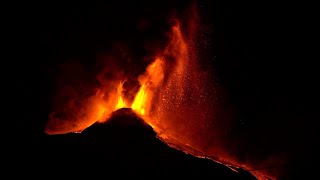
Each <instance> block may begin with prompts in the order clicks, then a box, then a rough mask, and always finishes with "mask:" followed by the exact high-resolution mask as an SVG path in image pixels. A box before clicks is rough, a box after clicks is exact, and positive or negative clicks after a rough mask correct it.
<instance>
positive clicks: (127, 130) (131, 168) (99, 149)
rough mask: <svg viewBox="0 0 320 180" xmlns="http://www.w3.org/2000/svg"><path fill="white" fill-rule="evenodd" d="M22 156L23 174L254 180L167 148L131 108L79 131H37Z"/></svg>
mask: <svg viewBox="0 0 320 180" xmlns="http://www.w3.org/2000/svg"><path fill="white" fill-rule="evenodd" d="M29 150H30V153H29V154H27V155H23V158H20V159H18V160H19V163H18V164H19V166H18V167H16V168H17V169H19V168H21V169H27V168H29V169H30V168H31V169H33V171H28V173H27V174H26V175H32V176H34V175H38V173H36V171H41V172H43V174H46V176H50V175H52V176H59V177H61V178H63V177H66V176H68V177H69V176H71V177H72V178H82V176H84V175H85V174H89V175H90V178H93V179H95V178H96V177H97V178H98V177H99V179H100V178H107V177H114V178H121V177H139V178H144V179H151V178H153V177H168V178H169V177H170V178H171V177H179V178H187V177H193V178H197V179H199V178H200V179H207V178H208V179H255V177H253V176H252V175H251V174H250V173H249V172H245V171H239V172H238V173H237V172H235V171H233V170H231V169H229V168H227V167H226V166H223V165H221V164H218V163H215V162H213V161H211V160H208V159H201V158H196V157H194V156H192V155H189V154H185V153H184V152H181V151H179V150H176V149H173V148H171V147H169V146H168V145H166V144H165V143H163V142H162V141H161V140H159V139H158V138H156V133H155V132H154V131H153V129H152V128H151V127H150V126H149V125H148V124H146V123H145V122H144V121H143V120H142V119H141V118H139V117H138V116H137V115H136V114H135V113H134V112H133V111H132V110H131V109H121V110H118V111H116V112H114V113H113V115H112V117H111V118H110V119H109V120H108V121H107V122H106V123H96V124H93V125H92V126H90V127H89V128H87V129H85V130H84V131H83V132H82V133H69V134H64V135H43V137H42V138H40V139H39V141H37V142H35V144H34V146H33V147H31V148H30V149H29Z"/></svg>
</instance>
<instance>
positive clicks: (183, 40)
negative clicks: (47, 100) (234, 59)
mask: <svg viewBox="0 0 320 180" xmlns="http://www.w3.org/2000/svg"><path fill="white" fill-rule="evenodd" d="M191 12H193V13H191V14H192V15H193V16H192V17H191V18H190V19H191V20H189V21H188V22H184V21H180V20H178V19H176V18H174V19H171V20H170V22H171V24H172V26H171V30H170V32H168V33H167V37H168V39H169V40H168V41H167V43H166V46H165V47H164V48H163V49H162V51H157V52H156V53H155V54H153V61H152V62H151V63H150V64H149V65H148V66H147V67H146V69H145V71H144V73H142V74H140V75H139V76H138V78H137V81H138V82H139V87H138V90H137V91H136V92H135V93H134V94H131V95H132V96H133V97H134V98H133V101H130V100H129V99H128V98H127V97H126V96H124V94H125V93H128V92H127V91H125V90H124V89H125V88H124V87H123V86H124V82H126V81H127V77H125V76H123V75H122V74H121V72H122V71H120V70H119V73H116V74H115V75H110V77H112V80H110V81H106V80H105V76H106V75H105V73H104V71H102V72H103V73H100V74H99V75H98V76H97V80H98V82H100V84H101V87H99V88H96V89H94V90H92V91H93V93H86V94H89V95H87V96H85V95H83V94H85V93H83V92H82V91H80V90H79V91H76V92H75V94H76V95H73V94H72V93H73V92H70V94H72V95H71V98H67V100H66V102H65V104H64V105H62V106H60V105H59V106H58V108H57V109H55V111H53V112H52V113H51V114H50V117H49V122H48V124H47V126H46V132H47V133H48V134H61V133H68V132H78V131H81V130H83V129H85V128H87V127H89V126H90V125H92V124H93V123H95V122H104V121H107V120H108V117H109V116H110V115H111V114H112V112H114V111H116V110H118V109H121V108H132V109H133V110H134V111H135V112H136V113H137V114H138V115H141V116H143V119H144V120H145V121H146V122H147V123H148V124H150V125H151V126H152V127H153V128H154V130H155V131H156V132H157V133H158V136H159V137H160V138H161V139H162V140H163V141H165V142H167V143H168V144H170V145H171V146H173V147H175V148H177V149H180V150H183V151H185V152H187V153H191V154H193V155H196V156H199V157H207V158H211V159H213V160H215V161H218V162H222V163H224V164H226V165H230V166H231V165H233V166H235V167H242V168H244V169H249V168H248V167H247V166H245V165H243V164H240V163H237V162H236V161H235V160H234V158H233V157H232V156H231V155H229V154H228V153H227V152H226V151H224V148H223V147H222V146H223V145H224V142H223V137H224V136H225V132H227V131H228V130H229V127H230V126H229V125H230V122H229V121H228V119H227V118H225V119H223V118H222V120H220V121H218V120H216V119H218V118H219V117H218V114H219V108H218V105H217V103H216V98H215V96H216V89H215V87H213V86H214V84H213V83H211V82H212V81H213V80H212V78H210V77H208V73H207V72H206V70H205V69H200V67H199V62H200V60H199V59H198V56H197V48H196V42H197V16H196V13H195V12H194V10H192V11H191ZM183 22H184V23H185V24H182V23H183ZM182 25H183V26H182ZM182 27H186V29H185V30H184V31H183V30H182ZM108 68H109V69H108ZM116 68H117V67H112V66H111V65H108V66H105V69H106V71H108V70H110V71H112V69H116ZM107 77H109V75H108V76H107ZM109 79H110V78H109ZM109 79H108V80H109ZM79 89H83V88H79ZM70 91H73V90H72V89H70ZM132 92H134V91H132ZM132 92H130V93H132ZM61 94H62V95H61V96H59V98H61V99H63V98H65V94H68V92H65V91H64V92H63V93H61ZM80 97H81V98H80ZM218 157H219V158H218Z"/></svg>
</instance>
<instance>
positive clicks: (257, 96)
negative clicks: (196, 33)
mask: <svg viewBox="0 0 320 180" xmlns="http://www.w3.org/2000/svg"><path fill="white" fill-rule="evenodd" d="M187 4H188V2H182V1H178V0H175V1H146V2H144V1H142V0H141V1H135V2H133V1H121V0H118V1H94V2H93V1H89V2H86V3H80V2H76V1H75V2H68V3H66V2H56V1H43V2H41V3H38V2H32V3H31V2H23V3H22V4H18V5H15V6H14V7H15V8H14V10H13V11H12V14H13V15H12V17H13V19H14V20H13V21H12V22H11V23H10V24H13V26H12V27H14V31H13V34H14V35H13V37H14V38H13V39H14V42H15V43H14V47H15V48H14V54H13V55H12V57H14V68H13V69H12V72H11V73H10V75H9V76H10V78H11V77H12V79H13V82H14V86H13V88H14V92H15V91H17V100H18V102H19V106H20V107H23V108H21V109H20V110H19V113H17V114H16V116H15V117H13V118H12V120H13V121H14V123H15V125H16V126H15V128H14V130H13V131H17V133H16V132H14V135H16V137H17V138H18V139H17V140H18V142H22V143H28V142H30V141H32V140H33V139H34V138H36V137H37V135H38V134H39V133H41V132H42V131H43V126H44V124H45V122H46V120H47V117H48V114H49V112H50V106H51V103H52V102H51V98H52V95H53V93H54V89H55V85H54V82H55V78H56V74H58V72H57V69H56V68H55V67H56V66H57V65H58V64H59V63H62V62H65V61H69V60H70V59H77V60H78V61H81V62H82V63H85V64H87V65H88V67H90V65H92V64H91V60H92V59H94V58H95V57H96V54H97V53H101V52H104V51H106V50H108V49H110V48H111V47H112V45H113V44H112V43H113V42H114V41H127V42H129V43H128V47H127V49H130V53H132V54H133V57H137V58H138V57H140V56H143V54H144V53H145V52H144V51H143V50H142V49H141V48H139V47H140V45H141V44H140V45H139V43H141V42H140V40H139V39H140V38H161V34H159V33H161V30H162V29H165V28H167V27H166V26H165V23H164V22H163V19H165V18H166V17H167V16H168V12H171V11H172V10H173V9H176V10H177V11H178V12H179V9H184V8H185V7H186V6H187ZM199 13H200V15H201V17H202V21H203V23H204V24H205V25H206V27H207V28H208V32H207V34H208V35H207V37H208V42H210V46H209V47H206V48H207V49H206V52H205V56H206V58H207V59H212V62H211V64H210V63H209V64H210V65H213V70H212V71H214V73H215V75H216V77H217V78H216V79H217V82H218V84H219V85H220V86H221V87H223V89H224V90H225V94H226V96H227V98H228V100H229V101H230V102H231V103H232V105H233V106H234V109H235V112H234V114H235V116H236V119H237V122H236V123H237V126H235V129H234V130H233V132H232V133H234V134H232V133H231V137H232V136H234V137H237V136H239V135H240V136H241V138H242V139H247V144H246V147H242V148H243V149H241V150H240V151H239V152H243V151H246V149H247V148H248V149H257V151H256V152H257V156H259V157H260V156H267V155H268V154H269V153H273V152H274V153H280V154H285V157H286V158H288V160H287V161H286V162H287V163H286V164H284V166H285V174H286V176H288V177H290V178H292V177H298V176H303V175H305V174H303V173H302V172H306V171H307V170H310V169H309V168H310V167H311V165H309V164H308V163H313V160H312V159H313V157H314V156H315V155H316V154H315V150H314V149H313V147H314V146H315V141H316V138H315V131H316V126H315V125H316V123H315V121H316V120H317V118H315V112H316V111H315V107H314V106H313V101H314V100H313V99H315V96H314V95H315V94H316V90H315V89H313V88H312V87H313V86H314V84H315V83H316V81H314V79H315V77H314V75H315V73H314V72H313V71H312V69H314V68H310V67H309V66H310V65H309V64H308V62H309V60H308V58H309V57H307V56H306V55H303V56H301V54H303V53H302V51H303V50H302V48H300V46H301V44H300V40H301V39H300V38H301V36H300V35H301V34H300V33H302V32H300V31H299V30H300V29H303V27H304V23H305V22H304V21H302V20H300V19H299V17H301V16H300V15H299V13H301V12H300V11H298V10H297V11H296V10H294V9H293V8H290V4H285V3H280V2H277V3H275V2H269V1H268V2H256V1H229V0H226V1H222V0H212V1H211V0H210V1H209V0H203V1H199ZM145 18H147V19H149V21H150V22H151V24H152V27H153V28H151V29H150V30H149V31H148V33H147V34H139V33H138V32H136V28H137V24H138V25H141V26H143V25H144V24H143V19H145ZM158 30H160V32H159V31H158ZM15 39H17V41H15ZM137 44H138V45H137ZM298 46H299V48H297V47H298ZM240 120H241V121H240ZM18 132H19V133H18ZM230 148H232V145H230ZM253 157H254V155H253ZM310 171H311V170H310Z"/></svg>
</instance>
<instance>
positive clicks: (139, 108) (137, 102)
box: [131, 85, 148, 115]
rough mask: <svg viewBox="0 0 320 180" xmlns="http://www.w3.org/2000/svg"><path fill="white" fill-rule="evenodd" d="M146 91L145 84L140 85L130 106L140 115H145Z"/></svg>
mask: <svg viewBox="0 0 320 180" xmlns="http://www.w3.org/2000/svg"><path fill="white" fill-rule="evenodd" d="M147 97H148V96H147V93H146V88H145V85H142V86H141V88H140V90H139V92H138V94H137V95H136V97H135V99H134V101H133V103H132V106H131V108H132V109H133V110H135V111H136V112H138V113H139V114H141V115H145V106H146V101H147Z"/></svg>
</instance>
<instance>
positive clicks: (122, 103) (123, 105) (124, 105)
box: [115, 96, 127, 110]
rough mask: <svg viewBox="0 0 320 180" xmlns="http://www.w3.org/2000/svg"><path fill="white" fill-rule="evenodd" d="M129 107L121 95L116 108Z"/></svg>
mask: <svg viewBox="0 0 320 180" xmlns="http://www.w3.org/2000/svg"><path fill="white" fill-rule="evenodd" d="M125 107H127V105H126V103H125V102H124V101H123V100H122V97H121V96H120V97H119V99H118V103H117V105H116V108H115V110H118V109H121V108H125Z"/></svg>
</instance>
